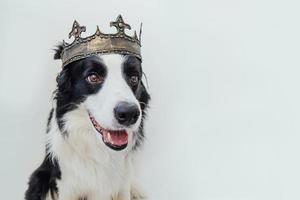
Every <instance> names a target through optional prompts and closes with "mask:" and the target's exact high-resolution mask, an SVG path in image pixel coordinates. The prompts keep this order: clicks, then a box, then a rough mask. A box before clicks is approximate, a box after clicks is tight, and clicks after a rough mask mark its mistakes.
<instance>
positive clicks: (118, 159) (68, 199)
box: [47, 109, 133, 200]
mask: <svg viewBox="0 0 300 200" xmlns="http://www.w3.org/2000/svg"><path fill="white" fill-rule="evenodd" d="M82 115H85V113H84V112H80V109H76V110H74V111H72V112H70V113H68V114H67V115H66V117H65V120H66V122H72V123H66V124H65V127H66V129H67V130H68V133H67V134H68V135H65V136H64V135H63V133H61V132H60V130H59V129H58V127H57V124H56V122H55V120H52V123H51V124H52V126H51V130H50V132H49V133H48V134H47V145H48V147H49V153H50V154H51V156H52V157H53V158H55V159H57V161H58V164H59V167H60V170H61V179H60V180H58V181H57V187H58V191H59V195H58V196H59V200H77V199H80V198H83V197H86V198H87V199H88V200H111V199H112V198H113V199H124V200H129V199H130V187H131V186H130V184H131V181H132V168H133V167H132V158H131V156H130V153H129V152H128V151H129V150H128V149H130V148H126V149H125V150H123V151H114V150H111V149H109V148H108V147H106V146H105V145H103V144H102V143H103V142H102V139H101V136H100V135H95V131H94V130H93V127H92V126H91V125H90V122H87V121H86V120H83V119H86V116H85V117H83V116H82ZM70 118H72V119H70ZM120 197H121V198H120Z"/></svg>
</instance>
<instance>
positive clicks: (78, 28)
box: [69, 20, 86, 40]
mask: <svg viewBox="0 0 300 200" xmlns="http://www.w3.org/2000/svg"><path fill="white" fill-rule="evenodd" d="M85 31H86V28H85V26H80V24H79V23H78V22H77V21H76V20H74V23H73V26H72V30H71V32H70V33H69V38H71V37H72V36H74V38H75V40H78V39H79V38H80V36H81V33H82V32H85Z"/></svg>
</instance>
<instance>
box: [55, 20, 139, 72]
mask: <svg viewBox="0 0 300 200" xmlns="http://www.w3.org/2000/svg"><path fill="white" fill-rule="evenodd" d="M110 26H114V27H116V28H117V33H114V34H105V33H102V32H101V31H100V29H99V27H98V26H97V30H96V32H95V33H94V34H93V35H91V36H89V37H86V38H82V37H81V33H82V32H85V31H86V28H85V26H80V25H79V23H78V22H77V21H76V20H75V21H74V23H73V27H72V31H71V32H70V33H69V38H71V37H72V36H74V41H73V42H72V43H70V44H68V43H66V42H65V41H63V44H62V48H63V49H62V53H61V59H62V63H63V64H62V65H63V67H64V66H66V65H67V64H69V63H71V62H74V61H76V60H79V59H82V58H85V57H88V56H91V55H95V54H108V53H119V54H125V55H128V54H131V55H135V56H137V57H138V58H140V59H142V56H141V27H140V33H139V38H138V37H137V34H136V31H134V35H133V37H131V36H128V35H127V34H126V33H125V29H129V30H130V29H131V27H130V25H129V24H126V23H125V22H124V21H123V18H122V16H121V15H119V16H118V17H117V19H116V21H113V22H110Z"/></svg>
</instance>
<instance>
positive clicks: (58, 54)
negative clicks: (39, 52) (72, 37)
mask: <svg viewBox="0 0 300 200" xmlns="http://www.w3.org/2000/svg"><path fill="white" fill-rule="evenodd" d="M54 51H55V53H54V60H57V59H61V53H62V51H63V45H62V44H59V45H57V46H56V48H55V49H54Z"/></svg>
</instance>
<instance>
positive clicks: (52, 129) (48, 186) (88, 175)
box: [25, 46, 150, 200]
mask: <svg viewBox="0 0 300 200" xmlns="http://www.w3.org/2000/svg"><path fill="white" fill-rule="evenodd" d="M62 49H63V47H62V46H59V48H58V49H57V50H56V54H55V56H54V58H55V59H60V55H61V51H62ZM142 74H143V72H142V67H141V60H140V59H139V58H137V57H135V56H132V55H121V54H101V55H100V54H98V55H94V56H90V57H86V58H83V59H81V60H77V61H74V62H72V63H70V64H68V65H66V66H64V68H63V70H62V71H61V72H60V74H59V75H58V76H57V90H56V91H55V92H54V94H55V97H54V107H53V108H52V110H51V112H50V115H49V119H48V126H47V141H46V155H45V159H44V161H43V163H42V164H41V165H40V166H39V167H38V168H37V169H36V170H35V171H34V172H33V174H32V175H31V177H30V180H29V183H28V185H29V187H28V189H27V191H26V194H25V199H26V200H50V199H51V200H112V199H113V200H130V199H139V198H142V195H141V194H139V192H138V191H137V190H136V187H135V186H134V185H133V184H132V181H133V180H132V177H133V166H132V159H133V156H134V151H135V150H136V149H137V148H138V147H139V146H140V145H141V143H142V141H143V138H144V133H143V120H144V117H145V112H146V109H147V105H148V101H149V99H150V96H149V94H148V92H147V91H146V88H145V86H144V84H143V82H142V80H141V79H142Z"/></svg>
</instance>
